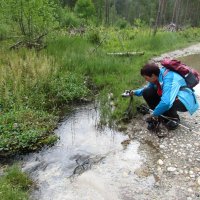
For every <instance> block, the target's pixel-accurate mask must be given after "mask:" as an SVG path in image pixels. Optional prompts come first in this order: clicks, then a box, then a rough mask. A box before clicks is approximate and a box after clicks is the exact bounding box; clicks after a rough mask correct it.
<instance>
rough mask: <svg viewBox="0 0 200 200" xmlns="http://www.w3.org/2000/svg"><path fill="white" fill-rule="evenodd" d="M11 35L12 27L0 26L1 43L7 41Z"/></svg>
mask: <svg viewBox="0 0 200 200" xmlns="http://www.w3.org/2000/svg"><path fill="white" fill-rule="evenodd" d="M9 35H10V27H9V26H8V25H6V24H0V41H1V40H5V39H6V38H8V36H9Z"/></svg>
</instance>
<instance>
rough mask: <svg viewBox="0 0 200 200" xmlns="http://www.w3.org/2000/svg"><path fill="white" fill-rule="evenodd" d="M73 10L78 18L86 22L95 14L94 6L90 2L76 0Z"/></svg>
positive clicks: (87, 0)
mask: <svg viewBox="0 0 200 200" xmlns="http://www.w3.org/2000/svg"><path fill="white" fill-rule="evenodd" d="M74 10H75V12H76V14H77V15H78V16H79V17H80V18H84V19H86V20H87V19H88V18H89V17H91V16H92V15H94V13H95V8H94V4H93V2H92V1H91V0H78V1H77V2H76V5H75V9H74Z"/></svg>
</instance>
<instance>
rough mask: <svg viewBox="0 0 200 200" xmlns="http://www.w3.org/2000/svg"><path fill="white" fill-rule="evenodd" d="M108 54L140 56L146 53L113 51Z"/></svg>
mask: <svg viewBox="0 0 200 200" xmlns="http://www.w3.org/2000/svg"><path fill="white" fill-rule="evenodd" d="M107 55H112V56H136V55H137V56H140V55H144V52H112V53H107Z"/></svg>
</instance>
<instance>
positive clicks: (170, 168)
mask: <svg viewBox="0 0 200 200" xmlns="http://www.w3.org/2000/svg"><path fill="white" fill-rule="evenodd" d="M167 171H168V172H174V171H176V167H168V168H167Z"/></svg>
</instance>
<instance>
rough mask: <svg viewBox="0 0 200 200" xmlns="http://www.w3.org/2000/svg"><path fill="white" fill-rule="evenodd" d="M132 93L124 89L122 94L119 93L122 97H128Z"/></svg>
mask: <svg viewBox="0 0 200 200" xmlns="http://www.w3.org/2000/svg"><path fill="white" fill-rule="evenodd" d="M132 95H133V92H132V91H131V90H125V92H124V93H123V94H121V96H122V97H130V96H132Z"/></svg>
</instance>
